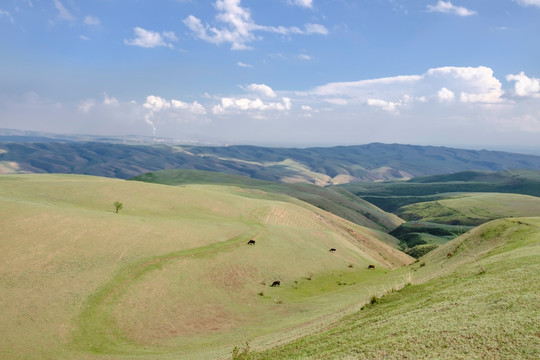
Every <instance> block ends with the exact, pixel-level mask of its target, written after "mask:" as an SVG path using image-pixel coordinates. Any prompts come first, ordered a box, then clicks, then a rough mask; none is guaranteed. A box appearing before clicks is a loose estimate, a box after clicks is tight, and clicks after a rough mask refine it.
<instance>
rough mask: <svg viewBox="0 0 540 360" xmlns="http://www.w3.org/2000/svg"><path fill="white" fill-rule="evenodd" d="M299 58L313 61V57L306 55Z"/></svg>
mask: <svg viewBox="0 0 540 360" xmlns="http://www.w3.org/2000/svg"><path fill="white" fill-rule="evenodd" d="M298 57H299V58H300V59H302V60H311V56H309V55H306V54H300V55H298Z"/></svg>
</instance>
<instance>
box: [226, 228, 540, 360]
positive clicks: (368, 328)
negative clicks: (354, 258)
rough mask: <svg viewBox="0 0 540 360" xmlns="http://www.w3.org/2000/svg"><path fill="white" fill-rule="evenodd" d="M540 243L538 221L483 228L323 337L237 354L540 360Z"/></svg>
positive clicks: (431, 257)
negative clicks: (261, 350)
mask: <svg viewBox="0 0 540 360" xmlns="http://www.w3.org/2000/svg"><path fill="white" fill-rule="evenodd" d="M539 239H540V218H523V219H510V220H509V219H503V220H496V221H494V222H490V223H488V224H485V225H482V226H480V227H478V228H476V229H474V230H472V231H470V232H469V233H467V234H464V235H462V236H460V237H459V238H457V239H455V240H453V241H451V242H449V243H447V244H446V245H443V246H441V247H440V248H438V249H436V250H434V251H433V252H431V253H429V254H428V255H426V256H425V257H424V258H422V259H421V260H420V262H419V263H416V264H413V265H411V266H409V267H406V268H404V269H402V270H400V271H401V272H403V273H409V274H411V279H412V280H411V285H409V286H406V287H405V288H403V289H402V290H400V291H390V292H389V293H388V294H387V295H385V296H383V297H381V298H373V299H372V303H373V304H371V305H368V306H366V307H365V308H364V309H363V310H361V311H359V312H357V313H354V314H351V315H349V316H347V317H345V318H344V319H342V320H341V321H339V322H337V323H336V324H334V326H332V327H330V328H329V329H326V330H325V331H322V332H320V333H318V334H314V335H311V336H307V337H304V338H302V339H299V340H297V341H294V342H291V343H289V344H286V345H282V346H278V347H275V348H272V349H270V350H267V351H264V352H253V351H251V352H247V353H246V352H243V351H242V349H243V348H242V347H240V349H241V351H240V354H239V356H238V357H237V358H242V359H531V360H532V359H538V358H539V357H540V321H539V319H540V305H539V304H540V282H538V274H540V261H539V260H540V240H539ZM448 253H450V254H452V256H451V257H447V254H448ZM253 348H254V347H253V346H252V349H253ZM255 349H256V346H255Z"/></svg>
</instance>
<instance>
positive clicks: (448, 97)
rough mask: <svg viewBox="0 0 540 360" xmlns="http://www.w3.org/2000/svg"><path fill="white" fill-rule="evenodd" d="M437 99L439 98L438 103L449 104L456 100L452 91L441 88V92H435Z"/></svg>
mask: <svg viewBox="0 0 540 360" xmlns="http://www.w3.org/2000/svg"><path fill="white" fill-rule="evenodd" d="M437 97H438V98H439V101H440V102H451V101H454V99H455V98H456V95H455V94H454V92H453V91H451V90H448V89H447V88H445V87H443V88H442V89H441V90H439V91H438V92H437Z"/></svg>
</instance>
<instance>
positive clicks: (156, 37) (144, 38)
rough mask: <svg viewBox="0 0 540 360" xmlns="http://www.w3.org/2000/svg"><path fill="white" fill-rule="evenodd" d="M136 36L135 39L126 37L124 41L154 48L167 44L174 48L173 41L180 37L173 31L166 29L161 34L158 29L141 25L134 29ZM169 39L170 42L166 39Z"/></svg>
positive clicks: (132, 44) (128, 43)
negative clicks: (149, 28)
mask: <svg viewBox="0 0 540 360" xmlns="http://www.w3.org/2000/svg"><path fill="white" fill-rule="evenodd" d="M133 32H134V33H135V37H134V38H133V39H129V40H128V39H125V40H124V43H125V44H126V45H131V46H139V47H143V48H154V47H158V46H166V47H169V48H171V49H172V48H174V46H173V44H172V43H171V41H172V42H175V41H178V38H177V37H176V35H175V34H174V32H172V31H164V32H162V33H161V34H160V33H158V32H156V31H151V30H145V29H143V28H140V27H136V28H134V29H133ZM165 40H168V41H169V42H167V41H165Z"/></svg>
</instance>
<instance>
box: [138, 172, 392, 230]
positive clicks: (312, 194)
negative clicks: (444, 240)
mask: <svg viewBox="0 0 540 360" xmlns="http://www.w3.org/2000/svg"><path fill="white" fill-rule="evenodd" d="M130 180H136V181H144V182H149V183H155V184H165V185H186V184H222V185H233V186H239V187H242V188H246V189H259V190H262V191H266V192H271V193H278V194H285V195H289V196H292V197H295V198H297V199H299V200H302V201H305V202H308V203H310V204H312V205H314V206H317V207H318V208H321V209H323V210H326V211H329V212H331V213H333V214H335V215H337V216H339V217H342V218H344V219H347V220H349V221H352V222H354V223H356V224H358V225H361V226H366V227H369V228H373V229H378V230H383V231H385V232H389V231H391V230H393V229H395V228H396V227H398V226H399V225H401V224H402V223H403V220H401V219H400V218H399V217H397V216H396V215H394V214H390V213H387V212H385V211H382V210H381V209H379V208H377V207H376V206H374V205H372V204H370V203H368V202H367V201H365V200H363V199H361V198H359V197H356V196H354V195H353V194H351V193H350V192H348V191H347V190H345V189H341V188H338V187H333V188H328V187H320V186H316V185H312V184H283V183H273V182H269V181H262V180H256V179H252V178H248V177H244V176H238V175H230V174H225V173H218V172H215V171H201V170H162V171H155V172H150V173H146V174H143V175H139V176H136V177H134V178H132V179H130Z"/></svg>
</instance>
